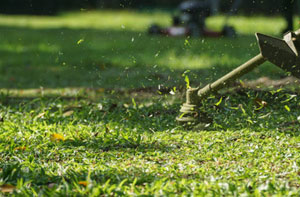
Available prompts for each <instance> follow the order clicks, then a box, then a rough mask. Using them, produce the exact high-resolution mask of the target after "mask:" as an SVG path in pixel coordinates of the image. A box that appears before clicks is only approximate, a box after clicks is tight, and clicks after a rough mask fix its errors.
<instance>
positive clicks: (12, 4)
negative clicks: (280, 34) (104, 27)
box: [0, 0, 287, 15]
mask: <svg viewBox="0 0 300 197" xmlns="http://www.w3.org/2000/svg"><path fill="white" fill-rule="evenodd" d="M285 1H287V0H277V1H273V0H254V1H244V2H243V4H242V5H241V7H240V10H239V12H240V13H243V14H254V13H259V14H267V15H270V14H278V13H279V12H280V8H281V7H282V3H283V2H285ZM181 2H182V1H181V0H5V1H1V2H0V12H1V13H10V14H56V13H57V12H61V11H65V10H76V9H80V8H84V9H98V8H101V9H103V8H114V9H120V8H135V9H153V8H160V9H162V8H163V9H174V8H176V7H177V6H178V4H179V3H181ZM232 3H233V0H226V1H224V0H221V1H220V10H221V11H226V10H228V9H229V8H230V6H231V4H232Z"/></svg>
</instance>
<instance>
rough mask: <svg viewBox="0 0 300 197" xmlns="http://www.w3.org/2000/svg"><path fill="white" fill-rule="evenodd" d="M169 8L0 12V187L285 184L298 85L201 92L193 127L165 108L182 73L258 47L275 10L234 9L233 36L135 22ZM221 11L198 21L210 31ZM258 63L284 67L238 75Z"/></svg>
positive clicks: (216, 69) (259, 191) (154, 189)
mask: <svg viewBox="0 0 300 197" xmlns="http://www.w3.org/2000/svg"><path fill="white" fill-rule="evenodd" d="M169 17H170V16H169V13H165V12H159V11H155V12H153V13H152V12H138V11H93V12H90V11H85V12H81V13H66V14H62V15H59V16H55V17H35V16H4V15H2V16H0V37H1V39H0V74H1V78H0V88H1V89H2V91H1V95H0V107H1V111H0V117H1V118H0V192H2V194H3V195H15V196H38V195H40V196H84V195H89V196H101V195H103V196H113V195H115V196H121V195H124V196H192V195H194V196H221V195H223V196H224V195H226V196H227V195H228V196H239V195H245V196H260V195H262V196H271V195H278V196H280V195H282V196H288V195H290V196H292V195H294V196H297V195H298V193H299V190H300V189H299V187H300V177H299V174H300V169H299V165H300V156H299V148H300V137H299V129H300V126H299V123H300V122H299V121H300V110H299V105H300V103H299V100H300V96H299V94H298V92H297V91H291V90H290V89H285V88H284V87H283V88H281V89H271V90H270V91H263V90H246V89H238V90H237V91H232V92H227V93H222V94H218V95H215V96H211V97H209V98H208V99H207V100H205V101H203V103H202V104H203V106H202V110H204V111H206V112H207V113H208V114H209V115H210V116H211V117H213V119H214V122H213V123H211V124H210V125H207V129H206V130H205V131H202V130H187V129H185V128H183V127H182V126H180V125H178V124H177V123H176V122H175V120H174V119H175V117H176V115H177V114H178V110H179V108H180V104H181V102H183V97H182V90H183V89H184V88H185V86H186V82H185V76H186V75H187V76H188V78H189V80H190V82H191V85H193V86H196V85H199V83H201V84H205V83H208V82H210V81H212V80H214V79H217V78H218V77H220V76H222V75H223V74H225V73H226V72H228V71H230V70H231V69H233V68H235V67H236V66H238V65H239V64H240V63H243V62H244V61H246V60H247V59H249V58H251V57H252V56H253V55H255V54H256V53H258V49H257V45H256V44H255V37H254V35H253V33H254V32H256V31H259V32H262V33H267V34H271V35H278V34H279V32H280V30H281V29H282V28H283V27H284V21H283V19H282V18H280V17H241V16H239V17H233V18H232V19H231V20H230V23H231V24H232V25H234V26H235V27H236V29H237V30H238V32H239V33H240V36H239V38H237V39H226V38H220V39H208V38H201V39H195V38H188V39H187V38H163V37H151V36H149V35H147V34H146V33H145V31H146V29H147V26H148V25H149V24H151V23H152V22H158V23H160V24H161V25H168V24H169V23H170V22H169V21H170V18H169ZM223 20H224V17H222V16H216V17H213V18H211V19H209V21H208V25H209V26H210V27H211V28H213V29H217V30H218V29H221V26H222V21H223ZM183 74H184V75H183ZM261 76H268V77H270V78H274V79H278V78H280V77H282V76H286V74H285V73H284V72H282V71H281V70H279V69H277V68H276V67H274V66H272V65H271V64H266V65H264V66H262V67H261V68H258V69H256V70H255V71H253V72H252V73H250V74H249V75H247V76H246V78H248V79H257V78H259V77H261ZM295 89H296V90H297V88H295ZM171 90H172V91H171ZM170 92H171V93H170Z"/></svg>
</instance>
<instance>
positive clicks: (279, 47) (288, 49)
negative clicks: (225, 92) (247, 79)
mask: <svg viewBox="0 0 300 197" xmlns="http://www.w3.org/2000/svg"><path fill="white" fill-rule="evenodd" d="M256 38H257V41H258V45H259V48H260V53H259V54H258V55H257V56H255V57H253V58H252V59H250V60H249V61H248V62H246V63H244V64H243V65H241V66H239V67H238V68H236V69H234V70H233V71H231V72H230V73H228V74H227V75H225V76H223V77H222V78H220V79H218V80H217V81H215V82H213V83H211V84H208V85H206V86H205V87H203V88H200V87H197V88H190V89H188V90H187V92H186V103H184V104H183V105H182V107H181V110H180V112H181V114H180V115H179V116H178V117H177V118H176V120H177V121H179V122H182V123H188V124H192V125H194V124H198V123H204V124H206V123H209V122H210V120H209V119H208V118H207V115H205V114H204V113H203V112H201V111H200V110H199V107H200V104H201V100H203V99H206V98H207V97H208V96H209V95H210V94H212V93H214V92H216V91H218V90H220V89H222V88H224V87H226V86H228V85H229V84H230V83H231V82H233V81H235V80H236V79H237V78H239V77H241V76H243V75H245V74H247V73H249V72H250V71H252V70H253V69H254V68H256V67H257V66H259V65H261V64H263V63H264V62H266V61H269V62H271V63H273V64H275V65H276V66H278V67H280V68H281V69H283V70H284V71H286V72H289V73H291V74H292V75H293V76H295V77H297V78H300V57H299V52H300V29H299V30H297V31H295V32H289V33H287V34H285V36H284V38H283V39H278V38H273V37H270V36H267V35H263V34H260V33H257V34H256Z"/></svg>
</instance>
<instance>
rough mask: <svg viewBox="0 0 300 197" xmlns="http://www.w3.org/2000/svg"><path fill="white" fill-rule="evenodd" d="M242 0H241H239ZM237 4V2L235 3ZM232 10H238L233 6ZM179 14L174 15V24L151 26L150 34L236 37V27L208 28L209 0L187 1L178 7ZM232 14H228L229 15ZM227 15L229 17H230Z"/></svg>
mask: <svg viewBox="0 0 300 197" xmlns="http://www.w3.org/2000/svg"><path fill="white" fill-rule="evenodd" d="M237 1H238V2H240V1H241V0H237ZM234 6H235V4H234ZM231 10H236V8H232V9H231ZM178 11H179V14H178V16H174V17H173V25H172V26H171V27H167V28H163V27H160V26H158V25H156V24H154V25H152V26H150V28H149V29H148V33H149V34H157V35H167V36H193V37H200V36H203V37H221V36H225V37H235V36H236V32H235V29H234V28H233V27H231V26H228V25H227V20H225V25H224V27H223V29H222V31H220V32H216V31H211V30H208V29H207V28H206V26H205V20H206V19H207V17H209V16H210V15H211V6H210V4H209V2H208V1H195V0H194V1H185V2H183V3H181V4H180V5H179V7H178ZM230 15H231V14H228V17H229V16H230ZM228 17H227V18H228Z"/></svg>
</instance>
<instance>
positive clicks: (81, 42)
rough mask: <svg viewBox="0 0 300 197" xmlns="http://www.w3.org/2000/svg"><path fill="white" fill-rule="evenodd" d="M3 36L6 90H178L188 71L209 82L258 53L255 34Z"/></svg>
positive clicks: (17, 30)
mask: <svg viewBox="0 0 300 197" xmlns="http://www.w3.org/2000/svg"><path fill="white" fill-rule="evenodd" d="M0 32H1V33H0V35H3V37H5V39H2V40H0V59H1V60H0V76H1V79H0V84H1V85H0V88H14V89H29V88H40V87H41V86H42V87H45V88H68V87H85V88H87V87H92V88H93V87H96V88H97V87H101V88H111V89H124V88H125V89H132V88H141V87H157V86H158V85H160V84H164V85H165V86H169V87H173V86H179V85H183V84H184V83H185V82H184V79H183V77H182V73H183V72H184V71H186V70H190V71H191V72H189V74H188V75H189V77H190V81H191V84H199V83H207V82H209V81H211V80H214V79H217V78H218V77H220V76H222V75H223V74H224V73H226V72H228V71H230V70H231V69H233V68H235V67H236V66H238V65H239V64H240V63H243V62H244V61H246V60H248V59H249V58H250V57H252V56H254V55H255V54H256V53H257V51H258V49H257V46H253V47H250V45H251V44H253V43H254V42H255V37H254V35H241V36H240V38H238V39H235V40H233V39H205V41H204V42H203V39H190V40H189V42H190V44H189V45H186V44H185V38H166V37H158V36H148V35H146V34H145V33H141V32H134V31H129V30H126V31H125V30H101V29H70V28H51V29H38V28H30V27H11V26H0ZM199 58H200V59H199ZM219 58H220V61H217V59H219ZM193 59H195V60H193ZM198 61H199V62H198ZM269 71H272V69H271V70H270V69H269ZM258 72H259V73H260V74H261V73H262V72H261V71H258ZM275 72H276V73H277V76H280V75H281V73H280V72H279V73H278V70H276V69H275ZM275 75H276V74H275ZM251 76H252V77H254V78H255V77H257V72H256V73H254V74H250V77H251ZM272 76H273V75H272Z"/></svg>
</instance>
